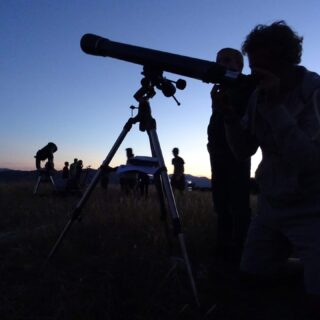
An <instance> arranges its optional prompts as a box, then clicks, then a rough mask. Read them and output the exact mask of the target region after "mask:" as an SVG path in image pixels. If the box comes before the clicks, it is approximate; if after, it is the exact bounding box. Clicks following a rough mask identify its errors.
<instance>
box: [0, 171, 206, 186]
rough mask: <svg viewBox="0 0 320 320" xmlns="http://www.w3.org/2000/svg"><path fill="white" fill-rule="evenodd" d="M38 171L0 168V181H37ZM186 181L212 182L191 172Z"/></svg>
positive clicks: (114, 180) (89, 173) (112, 175)
mask: <svg viewBox="0 0 320 320" xmlns="http://www.w3.org/2000/svg"><path fill="white" fill-rule="evenodd" d="M83 171H84V173H83V175H84V176H85V175H86V174H87V181H90V180H91V179H92V178H93V176H94V175H95V173H96V171H97V170H95V169H83ZM37 176H38V174H37V171H36V170H32V171H23V170H11V169H7V168H0V183H11V182H24V181H28V182H29V181H36V180H37ZM54 176H56V178H58V177H61V171H56V172H55V174H54ZM186 181H187V182H190V183H192V184H193V185H194V186H195V187H196V188H200V189H207V188H210V187H211V182H210V180H209V179H208V178H206V177H196V176H193V175H190V174H186ZM118 182H119V176H118V175H117V174H116V173H114V172H111V173H110V176H109V183H110V184H116V183H118Z"/></svg>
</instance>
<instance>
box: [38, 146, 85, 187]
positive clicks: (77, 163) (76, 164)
mask: <svg viewBox="0 0 320 320" xmlns="http://www.w3.org/2000/svg"><path fill="white" fill-rule="evenodd" d="M57 150H58V147H57V146H56V144H54V143H53V142H49V143H48V144H47V145H46V146H44V147H43V148H42V149H40V150H38V151H37V153H36V155H35V159H36V168H37V170H38V172H39V174H40V175H41V176H45V177H46V176H52V175H53V173H54V172H55V171H56V170H55V168H54V155H53V154H54V153H55V152H56V151H57ZM45 160H47V161H46V163H45V165H44V167H43V168H42V167H41V161H45ZM82 168H83V161H82V160H78V159H77V158H75V159H74V161H73V163H72V164H71V165H70V167H69V162H67V161H66V162H65V163H64V167H63V169H62V176H61V178H62V180H63V183H62V184H59V183H58V184H57V187H58V189H59V188H60V189H61V188H63V189H65V190H66V191H68V190H75V189H80V187H81V177H82V171H83V169H82Z"/></svg>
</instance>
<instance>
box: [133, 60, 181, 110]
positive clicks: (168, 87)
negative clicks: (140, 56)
mask: <svg viewBox="0 0 320 320" xmlns="http://www.w3.org/2000/svg"><path fill="white" fill-rule="evenodd" d="M141 74H142V75H143V76H144V77H143V78H142V79H141V88H140V89H139V90H138V91H137V92H136V93H135V94H134V98H135V99H136V100H137V101H138V102H139V101H140V100H141V99H146V100H149V99H151V98H153V97H154V96H155V94H156V91H155V88H157V89H158V90H160V91H162V93H163V95H164V96H165V97H173V99H174V100H175V101H176V103H177V105H180V102H179V101H178V100H177V99H176V97H175V96H174V94H175V93H176V88H178V89H179V90H183V89H184V88H185V87H186V84H187V83H186V81H185V80H182V79H178V80H177V81H172V80H169V79H167V78H165V77H164V76H163V71H162V70H159V69H157V68H155V67H152V66H144V67H143V72H142V73H141Z"/></svg>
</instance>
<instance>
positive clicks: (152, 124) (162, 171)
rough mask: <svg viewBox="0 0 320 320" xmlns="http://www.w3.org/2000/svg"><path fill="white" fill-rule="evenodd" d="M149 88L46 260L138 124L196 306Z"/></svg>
mask: <svg viewBox="0 0 320 320" xmlns="http://www.w3.org/2000/svg"><path fill="white" fill-rule="evenodd" d="M153 87H154V84H153V82H150V83H149V84H148V85H145V84H143V87H142V88H141V89H139V90H138V92H137V93H136V94H135V98H136V99H137V100H138V99H139V101H140V102H139V107H138V114H137V115H136V116H135V117H131V118H129V120H128V121H127V122H126V124H125V125H124V127H123V130H122V132H121V133H120V135H119V137H118V138H117V140H116V142H115V143H114V145H113V146H112V148H111V150H110V151H109V154H108V155H107V157H106V158H105V160H104V161H103V163H102V165H101V166H100V168H99V169H98V170H97V172H96V174H95V176H94V177H93V179H92V180H91V182H90V184H89V186H88V188H87V189H86V190H85V192H84V194H83V196H82V198H81V199H80V200H79V202H78V203H77V205H76V207H75V209H74V210H73V212H72V214H71V218H70V219H69V221H68V222H67V224H66V225H65V227H64V229H63V231H62V233H61V234H60V236H59V238H58V240H57V241H56V243H55V244H54V246H53V248H52V250H51V251H50V253H49V255H48V258H47V261H46V262H48V260H49V259H50V258H51V257H52V256H53V254H54V253H55V252H56V250H57V249H58V247H59V245H60V244H61V242H62V240H63V238H64V236H65V235H66V233H67V231H68V230H69V228H70V227H71V225H72V224H73V222H74V221H75V220H80V219H81V210H82V207H83V206H84V204H85V203H86V202H87V200H88V199H89V197H90V195H91V193H92V191H93V190H94V188H95V186H96V185H97V183H98V181H99V179H100V177H101V174H102V171H103V170H104V169H105V168H108V166H109V164H110V162H111V161H112V159H113V157H114V155H115V153H116V152H117V150H118V149H119V147H120V145H121V143H122V142H123V140H124V139H125V137H126V135H127V134H128V132H129V131H130V130H131V128H132V125H133V124H136V123H139V130H140V131H142V132H145V131H146V132H147V134H148V137H149V142H150V147H151V152H152V156H153V157H155V158H156V159H157V160H158V164H159V169H158V174H157V176H158V175H159V179H157V180H158V181H159V184H158V183H157V185H158V187H157V189H158V192H159V199H160V206H161V212H162V215H164V211H165V204H164V200H165V199H166V200H167V204H168V208H169V211H170V214H171V218H172V226H173V230H174V234H175V235H176V236H177V237H178V239H179V243H180V248H181V253H182V257H183V260H184V262H185V265H186V269H187V273H188V277H189V280H190V284H191V289H192V293H193V296H194V299H195V302H196V305H197V306H200V302H199V297H198V292H197V288H196V284H195V281H194V278H193V275H192V269H191V264H190V261H189V257H188V254H187V249H186V245H185V240H184V234H183V232H182V230H181V222H180V218H179V214H178V210H177V206H176V202H175V198H174V195H173V191H172V188H171V185H170V180H169V176H168V174H167V170H166V167H165V163H164V159H163V155H162V151H161V147H160V142H159V139H158V135H157V132H156V121H155V119H154V118H153V117H152V115H151V107H150V104H149V102H148V99H149V98H151V97H153V96H154V95H155V91H154V88H153ZM172 95H173V94H172Z"/></svg>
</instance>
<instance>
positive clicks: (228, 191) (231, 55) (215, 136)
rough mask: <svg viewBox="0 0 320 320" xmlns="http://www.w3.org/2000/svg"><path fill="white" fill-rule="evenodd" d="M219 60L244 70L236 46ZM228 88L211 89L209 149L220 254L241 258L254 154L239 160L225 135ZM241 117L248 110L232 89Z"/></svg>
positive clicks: (217, 59)
mask: <svg viewBox="0 0 320 320" xmlns="http://www.w3.org/2000/svg"><path fill="white" fill-rule="evenodd" d="M216 62H217V63H219V64H221V65H223V66H225V67H226V68H228V69H229V70H232V71H237V72H241V71H242V68H243V57H242V54H241V52H240V51H238V50H236V49H232V48H224V49H221V50H220V51H219V52H218V54H217V58H216ZM220 90H226V88H223V87H222V86H221V85H214V87H213V89H212V91H211V99H212V115H211V118H210V123H209V126H208V151H209V154H210V163H211V184H212V198H213V204H214V209H215V212H216V214H217V253H218V255H219V256H222V257H224V258H228V259H229V258H240V256H241V251H242V247H243V245H244V241H245V238H246V234H247V230H248V226H249V222H250V215H251V211H250V189H249V183H250V157H249V158H247V159H245V160H241V161H240V160H238V159H236V157H235V155H234V154H233V153H232V151H231V149H230V147H229V145H228V142H227V139H226V134H225V128H224V117H223V113H222V112H221V111H220V110H219V108H218V106H217V104H218V103H219V101H218V100H217V99H216V95H217V93H218V92H219V91H220ZM228 91H229V94H230V96H232V99H233V104H234V106H235V108H236V112H237V114H238V115H239V116H243V115H244V113H245V110H246V105H247V100H245V101H242V100H243V99H242V92H241V88H239V87H234V88H231V89H230V88H229V89H228Z"/></svg>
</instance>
